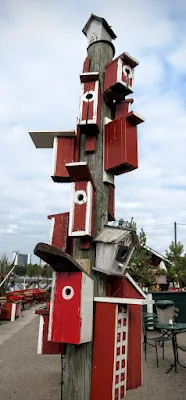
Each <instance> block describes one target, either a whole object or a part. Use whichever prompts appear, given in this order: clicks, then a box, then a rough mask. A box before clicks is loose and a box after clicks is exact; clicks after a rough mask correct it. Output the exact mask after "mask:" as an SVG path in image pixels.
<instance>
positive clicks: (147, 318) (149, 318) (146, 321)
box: [142, 314, 171, 367]
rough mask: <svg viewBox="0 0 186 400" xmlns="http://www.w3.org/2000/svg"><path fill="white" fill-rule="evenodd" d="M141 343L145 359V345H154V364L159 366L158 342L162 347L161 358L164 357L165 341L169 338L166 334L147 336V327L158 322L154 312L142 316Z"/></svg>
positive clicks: (169, 339) (152, 326) (153, 325)
mask: <svg viewBox="0 0 186 400" xmlns="http://www.w3.org/2000/svg"><path fill="white" fill-rule="evenodd" d="M142 323H143V338H144V341H143V344H144V351H145V361H147V345H150V346H152V347H155V350H156V365H157V367H159V359H158V344H159V345H160V346H161V347H162V358H163V359H164V358H165V347H164V345H165V342H170V341H171V338H170V337H166V336H163V335H161V336H154V337H151V336H150V337H149V336H148V330H149V328H154V327H155V326H156V325H157V324H158V317H157V315H156V314H149V315H147V314H146V315H144V316H143V321H142Z"/></svg>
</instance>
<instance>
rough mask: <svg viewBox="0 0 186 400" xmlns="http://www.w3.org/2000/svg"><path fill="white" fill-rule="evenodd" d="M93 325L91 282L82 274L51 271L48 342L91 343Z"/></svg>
mask: <svg viewBox="0 0 186 400" xmlns="http://www.w3.org/2000/svg"><path fill="white" fill-rule="evenodd" d="M92 325H93V280H92V279H91V278H90V277H89V276H88V275H86V274H85V273H83V272H69V273H68V272H66V273H64V272H62V273H61V272H54V273H53V282H52V295H51V307H50V318H49V332H48V340H49V341H52V342H58V343H71V344H81V343H86V342H91V341H92Z"/></svg>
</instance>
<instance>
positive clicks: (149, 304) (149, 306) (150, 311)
mask: <svg viewBox="0 0 186 400" xmlns="http://www.w3.org/2000/svg"><path fill="white" fill-rule="evenodd" d="M146 298H147V300H149V301H150V302H151V301H152V293H148V294H147V296H146ZM147 312H148V313H149V314H153V303H147Z"/></svg>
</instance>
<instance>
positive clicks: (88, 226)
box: [68, 163, 93, 237]
mask: <svg viewBox="0 0 186 400" xmlns="http://www.w3.org/2000/svg"><path fill="white" fill-rule="evenodd" d="M74 164H75V163H74ZM79 164H80V163H79ZM82 164H83V163H82ZM79 194H83V195H84V196H85V200H86V201H84V199H83V200H82V201H80V202H78V201H77V197H78V195H79ZM92 200H93V186H92V183H91V182H90V181H88V182H87V187H86V193H85V191H84V190H82V191H81V190H78V191H76V190H75V182H72V190H71V206H70V214H69V229H68V235H69V236H74V237H81V236H91V230H92ZM85 202H86V203H87V204H86V215H85V230H82V231H73V225H74V212H75V203H76V204H79V205H80V206H81V204H83V203H85Z"/></svg>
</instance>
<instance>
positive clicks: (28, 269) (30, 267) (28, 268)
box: [26, 264, 38, 277]
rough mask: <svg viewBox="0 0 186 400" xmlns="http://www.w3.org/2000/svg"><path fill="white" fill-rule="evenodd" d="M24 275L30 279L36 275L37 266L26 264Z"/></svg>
mask: <svg viewBox="0 0 186 400" xmlns="http://www.w3.org/2000/svg"><path fill="white" fill-rule="evenodd" d="M26 275H28V276H30V277H32V276H37V275H38V264H28V265H27V266H26Z"/></svg>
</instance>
